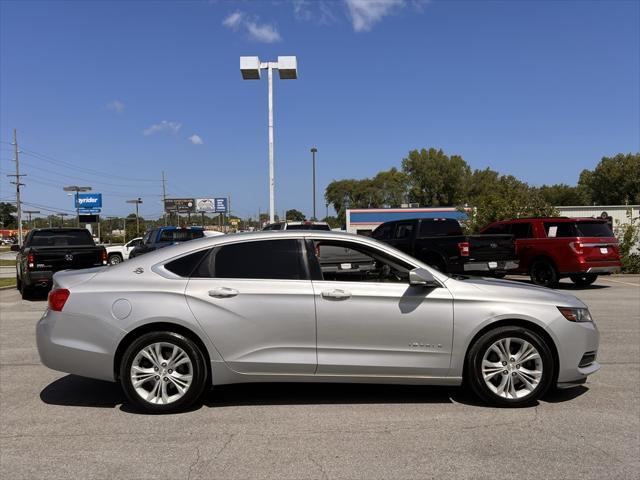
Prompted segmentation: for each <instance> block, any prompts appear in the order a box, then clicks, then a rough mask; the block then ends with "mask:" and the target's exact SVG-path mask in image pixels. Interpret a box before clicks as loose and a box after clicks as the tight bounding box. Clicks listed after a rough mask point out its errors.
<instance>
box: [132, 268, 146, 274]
mask: <svg viewBox="0 0 640 480" xmlns="http://www.w3.org/2000/svg"><path fill="white" fill-rule="evenodd" d="M133 273H137V274H138V275H139V274H141V273H144V268H142V267H138V268H136V269H135V270H134V271H133Z"/></svg>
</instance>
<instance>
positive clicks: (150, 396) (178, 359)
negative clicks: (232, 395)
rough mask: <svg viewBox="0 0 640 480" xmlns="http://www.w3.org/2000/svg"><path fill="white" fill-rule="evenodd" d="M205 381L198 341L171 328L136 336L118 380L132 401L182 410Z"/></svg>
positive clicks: (147, 407) (159, 410) (165, 410)
mask: <svg viewBox="0 0 640 480" xmlns="http://www.w3.org/2000/svg"><path fill="white" fill-rule="evenodd" d="M206 382H207V368H206V365H205V358H204V355H203V353H202V352H201V351H200V348H199V347H198V345H196V344H195V343H194V342H193V341H192V340H190V339H189V338H187V337H184V336H182V335H180V334H177V333H174V332H166V331H165V332H151V333H147V334H145V335H143V336H141V337H140V338H138V339H137V340H135V341H134V342H133V343H132V344H131V345H129V347H128V348H127V350H126V351H125V353H124V355H123V357H122V362H121V364H120V383H121V385H122V388H123V390H124V392H125V394H126V395H127V398H128V399H129V400H130V401H131V403H133V404H134V405H136V406H138V407H140V408H141V409H143V410H145V411H147V412H150V413H170V412H177V411H181V410H185V409H187V408H188V407H190V406H191V405H193V403H194V402H196V401H197V400H198V399H199V398H200V396H201V395H202V392H203V390H204V388H205V384H206Z"/></svg>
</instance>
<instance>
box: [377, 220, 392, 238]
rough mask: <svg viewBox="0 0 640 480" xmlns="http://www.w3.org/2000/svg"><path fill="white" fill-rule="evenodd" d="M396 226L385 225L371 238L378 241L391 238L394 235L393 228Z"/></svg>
mask: <svg viewBox="0 0 640 480" xmlns="http://www.w3.org/2000/svg"><path fill="white" fill-rule="evenodd" d="M394 225H395V224H393V223H383V224H382V225H380V226H379V227H378V228H376V229H375V230H374V231H373V233H372V234H371V236H372V237H373V238H377V239H383V238H391V234H392V233H393V227H394Z"/></svg>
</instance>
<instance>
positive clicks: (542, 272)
mask: <svg viewBox="0 0 640 480" xmlns="http://www.w3.org/2000/svg"><path fill="white" fill-rule="evenodd" d="M529 275H530V277H531V281H532V282H533V283H534V284H535V285H540V286H541V287H553V286H554V285H556V284H557V283H558V280H559V277H558V271H557V270H556V267H555V266H554V265H553V264H552V263H551V262H550V261H548V260H536V261H535V262H533V264H532V265H531V269H530V271H529Z"/></svg>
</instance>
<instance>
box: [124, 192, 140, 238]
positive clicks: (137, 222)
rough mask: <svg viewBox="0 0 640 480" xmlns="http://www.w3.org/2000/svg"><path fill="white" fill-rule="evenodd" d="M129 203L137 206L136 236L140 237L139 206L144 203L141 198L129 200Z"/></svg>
mask: <svg viewBox="0 0 640 480" xmlns="http://www.w3.org/2000/svg"><path fill="white" fill-rule="evenodd" d="M127 203H135V204H136V236H137V235H140V216H139V215H138V205H140V204H141V203H142V199H141V198H140V197H138V198H135V199H133V200H127Z"/></svg>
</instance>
